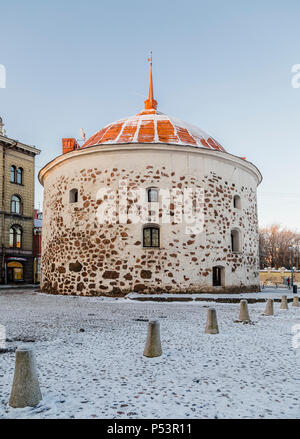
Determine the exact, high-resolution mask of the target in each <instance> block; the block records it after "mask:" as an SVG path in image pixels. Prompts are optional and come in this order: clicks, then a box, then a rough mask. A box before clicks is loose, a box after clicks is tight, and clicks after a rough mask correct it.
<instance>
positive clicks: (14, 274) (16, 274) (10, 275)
mask: <svg viewBox="0 0 300 439" xmlns="http://www.w3.org/2000/svg"><path fill="white" fill-rule="evenodd" d="M23 280H24V277H23V264H22V263H21V262H17V261H12V262H9V263H8V264H7V281H8V283H13V282H21V281H23Z"/></svg>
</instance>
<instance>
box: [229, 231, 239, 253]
mask: <svg viewBox="0 0 300 439" xmlns="http://www.w3.org/2000/svg"><path fill="white" fill-rule="evenodd" d="M231 251H233V252H240V251H241V233H240V231H239V230H237V229H234V230H231Z"/></svg>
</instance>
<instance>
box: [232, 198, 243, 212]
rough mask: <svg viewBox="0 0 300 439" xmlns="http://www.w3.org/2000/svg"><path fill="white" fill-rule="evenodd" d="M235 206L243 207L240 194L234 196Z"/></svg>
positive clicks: (237, 207)
mask: <svg viewBox="0 0 300 439" xmlns="http://www.w3.org/2000/svg"><path fill="white" fill-rule="evenodd" d="M233 207H234V208H235V209H241V207H242V205H241V197H240V196H239V195H235V196H234V197H233Z"/></svg>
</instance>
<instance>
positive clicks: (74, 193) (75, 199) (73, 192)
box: [70, 189, 78, 203]
mask: <svg viewBox="0 0 300 439" xmlns="http://www.w3.org/2000/svg"><path fill="white" fill-rule="evenodd" d="M70 203H78V190H77V189H72V190H71V191H70Z"/></svg>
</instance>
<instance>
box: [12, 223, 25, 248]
mask: <svg viewBox="0 0 300 439" xmlns="http://www.w3.org/2000/svg"><path fill="white" fill-rule="evenodd" d="M9 247H10V248H22V228H21V227H20V226H12V227H11V228H10V230H9Z"/></svg>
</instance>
